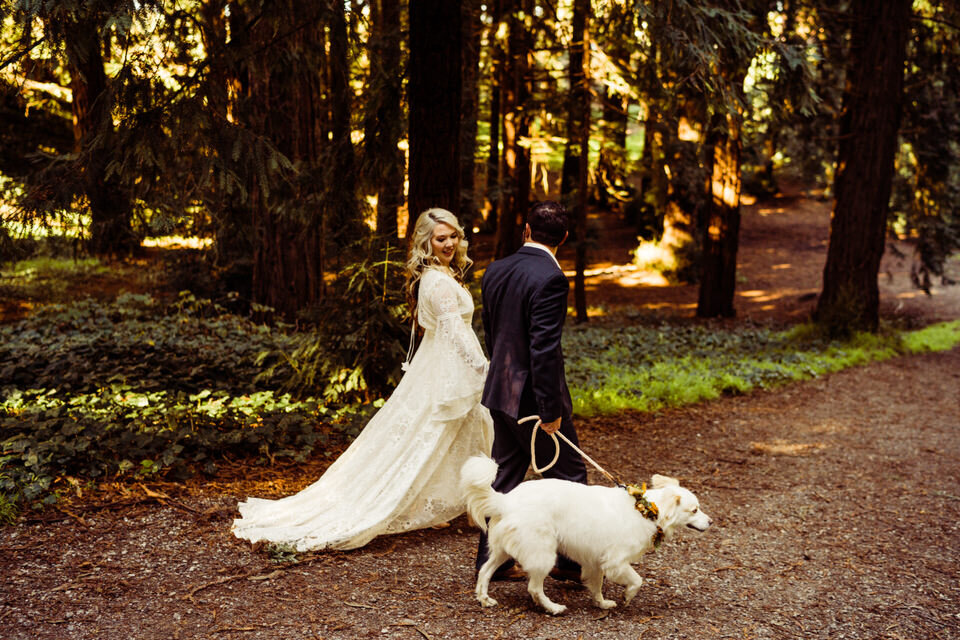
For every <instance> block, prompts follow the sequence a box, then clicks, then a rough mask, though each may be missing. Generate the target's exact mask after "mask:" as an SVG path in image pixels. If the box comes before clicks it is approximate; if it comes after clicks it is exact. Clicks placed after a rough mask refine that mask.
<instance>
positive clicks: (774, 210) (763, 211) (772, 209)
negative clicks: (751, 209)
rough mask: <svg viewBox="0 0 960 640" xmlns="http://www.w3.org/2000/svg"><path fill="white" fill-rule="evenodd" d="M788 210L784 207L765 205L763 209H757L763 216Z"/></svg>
mask: <svg viewBox="0 0 960 640" xmlns="http://www.w3.org/2000/svg"><path fill="white" fill-rule="evenodd" d="M786 212H787V210H786V209H785V208H784V207H764V208H762V209H757V213H759V214H760V215H761V216H772V215H773V214H775V213H786Z"/></svg>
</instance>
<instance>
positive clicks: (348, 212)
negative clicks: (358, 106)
mask: <svg viewBox="0 0 960 640" xmlns="http://www.w3.org/2000/svg"><path fill="white" fill-rule="evenodd" d="M330 6H331V7H332V8H333V12H332V15H331V21H330V111H331V117H330V121H331V129H330V132H331V140H330V144H331V145H332V151H333V171H331V172H328V173H327V176H328V183H327V190H326V191H327V199H328V203H329V206H328V207H327V211H328V215H329V216H330V227H329V228H331V229H332V234H331V236H330V237H325V238H324V240H325V241H326V240H332V241H333V242H334V243H336V244H337V245H344V244H348V243H349V242H351V241H353V240H355V239H357V238H359V237H361V236H362V235H363V229H362V222H361V220H360V211H359V208H358V206H357V174H356V164H357V163H356V156H355V155H354V150H353V142H352V140H351V138H350V133H351V127H350V114H351V112H352V110H353V91H352V89H351V88H350V58H349V54H350V42H349V40H348V38H347V19H346V13H345V9H344V3H343V2H332V3H331V4H330ZM294 15H296V14H294ZM298 111H300V112H306V114H305V117H306V118H307V119H306V120H304V121H303V123H302V124H303V130H302V131H303V134H304V136H305V138H306V139H307V140H313V131H314V130H315V129H314V126H313V125H314V123H315V121H316V116H315V114H314V113H313V109H312V108H311V106H307V105H302V106H300V107H298Z"/></svg>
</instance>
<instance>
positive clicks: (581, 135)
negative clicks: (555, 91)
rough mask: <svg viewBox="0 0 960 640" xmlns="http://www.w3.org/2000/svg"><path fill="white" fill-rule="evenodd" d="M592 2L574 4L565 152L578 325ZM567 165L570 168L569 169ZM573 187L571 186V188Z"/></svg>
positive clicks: (582, 295)
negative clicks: (569, 181) (569, 177)
mask: <svg viewBox="0 0 960 640" xmlns="http://www.w3.org/2000/svg"><path fill="white" fill-rule="evenodd" d="M589 14H590V0H576V1H575V2H574V5H573V39H572V40H571V42H570V67H569V77H570V95H569V103H568V116H567V131H568V133H567V148H566V152H565V153H564V160H563V164H564V171H563V173H564V178H567V175H568V173H569V174H574V169H573V167H576V169H575V174H576V187H575V188H574V189H572V190H571V191H568V192H566V193H563V196H564V197H565V199H566V200H568V202H569V203H570V204H571V205H572V209H573V214H574V220H575V225H574V231H575V233H574V234H573V235H574V241H575V243H576V245H575V250H576V260H575V262H576V275H575V276H574V289H573V294H574V308H575V309H576V313H577V322H586V321H587V297H586V284H585V281H584V271H585V270H586V265H587V196H588V193H587V189H588V177H589V175H588V174H589V163H590V87H589V82H590V78H589V76H588V73H587V70H588V69H589V68H590V62H589V55H590V54H589V51H590V50H589V47H588V46H587V33H588V32H587V20H588V16H589ZM568 165H569V167H570V168H568ZM569 187H570V185H568V189H569Z"/></svg>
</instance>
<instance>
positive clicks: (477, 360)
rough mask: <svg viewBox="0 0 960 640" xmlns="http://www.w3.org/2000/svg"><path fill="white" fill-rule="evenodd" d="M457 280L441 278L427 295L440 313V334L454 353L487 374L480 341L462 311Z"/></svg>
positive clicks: (472, 367) (476, 369)
mask: <svg viewBox="0 0 960 640" xmlns="http://www.w3.org/2000/svg"><path fill="white" fill-rule="evenodd" d="M457 286H458V285H457V284H456V283H454V282H453V281H452V280H450V279H448V278H438V279H437V280H436V282H435V284H434V285H433V286H432V287H430V288H429V291H428V292H427V296H428V298H429V301H430V305H431V307H432V308H433V311H434V312H435V313H436V316H437V336H438V337H439V338H440V339H441V340H443V341H444V342H446V343H447V344H449V345H450V348H451V349H452V350H453V352H454V354H456V356H457V357H458V358H460V359H461V360H463V362H465V363H466V364H467V366H468V367H470V368H471V369H473V370H474V371H475V372H477V373H478V374H480V375H486V372H487V359H486V357H484V355H483V351H482V350H481V349H480V343H479V342H478V341H477V339H476V337H475V336H473V335H471V332H472V329H471V328H470V327H468V326H467V325H466V323H464V321H463V318H462V317H461V315H460V300H459V295H458V291H457Z"/></svg>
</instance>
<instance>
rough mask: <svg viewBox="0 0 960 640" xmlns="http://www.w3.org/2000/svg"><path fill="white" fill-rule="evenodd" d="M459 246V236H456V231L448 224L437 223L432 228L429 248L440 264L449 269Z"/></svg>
mask: <svg viewBox="0 0 960 640" xmlns="http://www.w3.org/2000/svg"><path fill="white" fill-rule="evenodd" d="M459 246H460V236H459V235H457V230H456V229H454V228H453V227H451V226H450V225H448V224H445V223H443V222H438V223H437V225H436V226H435V227H434V228H433V236H431V237H430V247H431V248H432V249H433V255H435V256H436V257H437V259H438V260H440V264H442V265H443V266H445V267H449V266H450V262H451V261H452V260H453V256H454V255H456V253H457V247H459Z"/></svg>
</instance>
